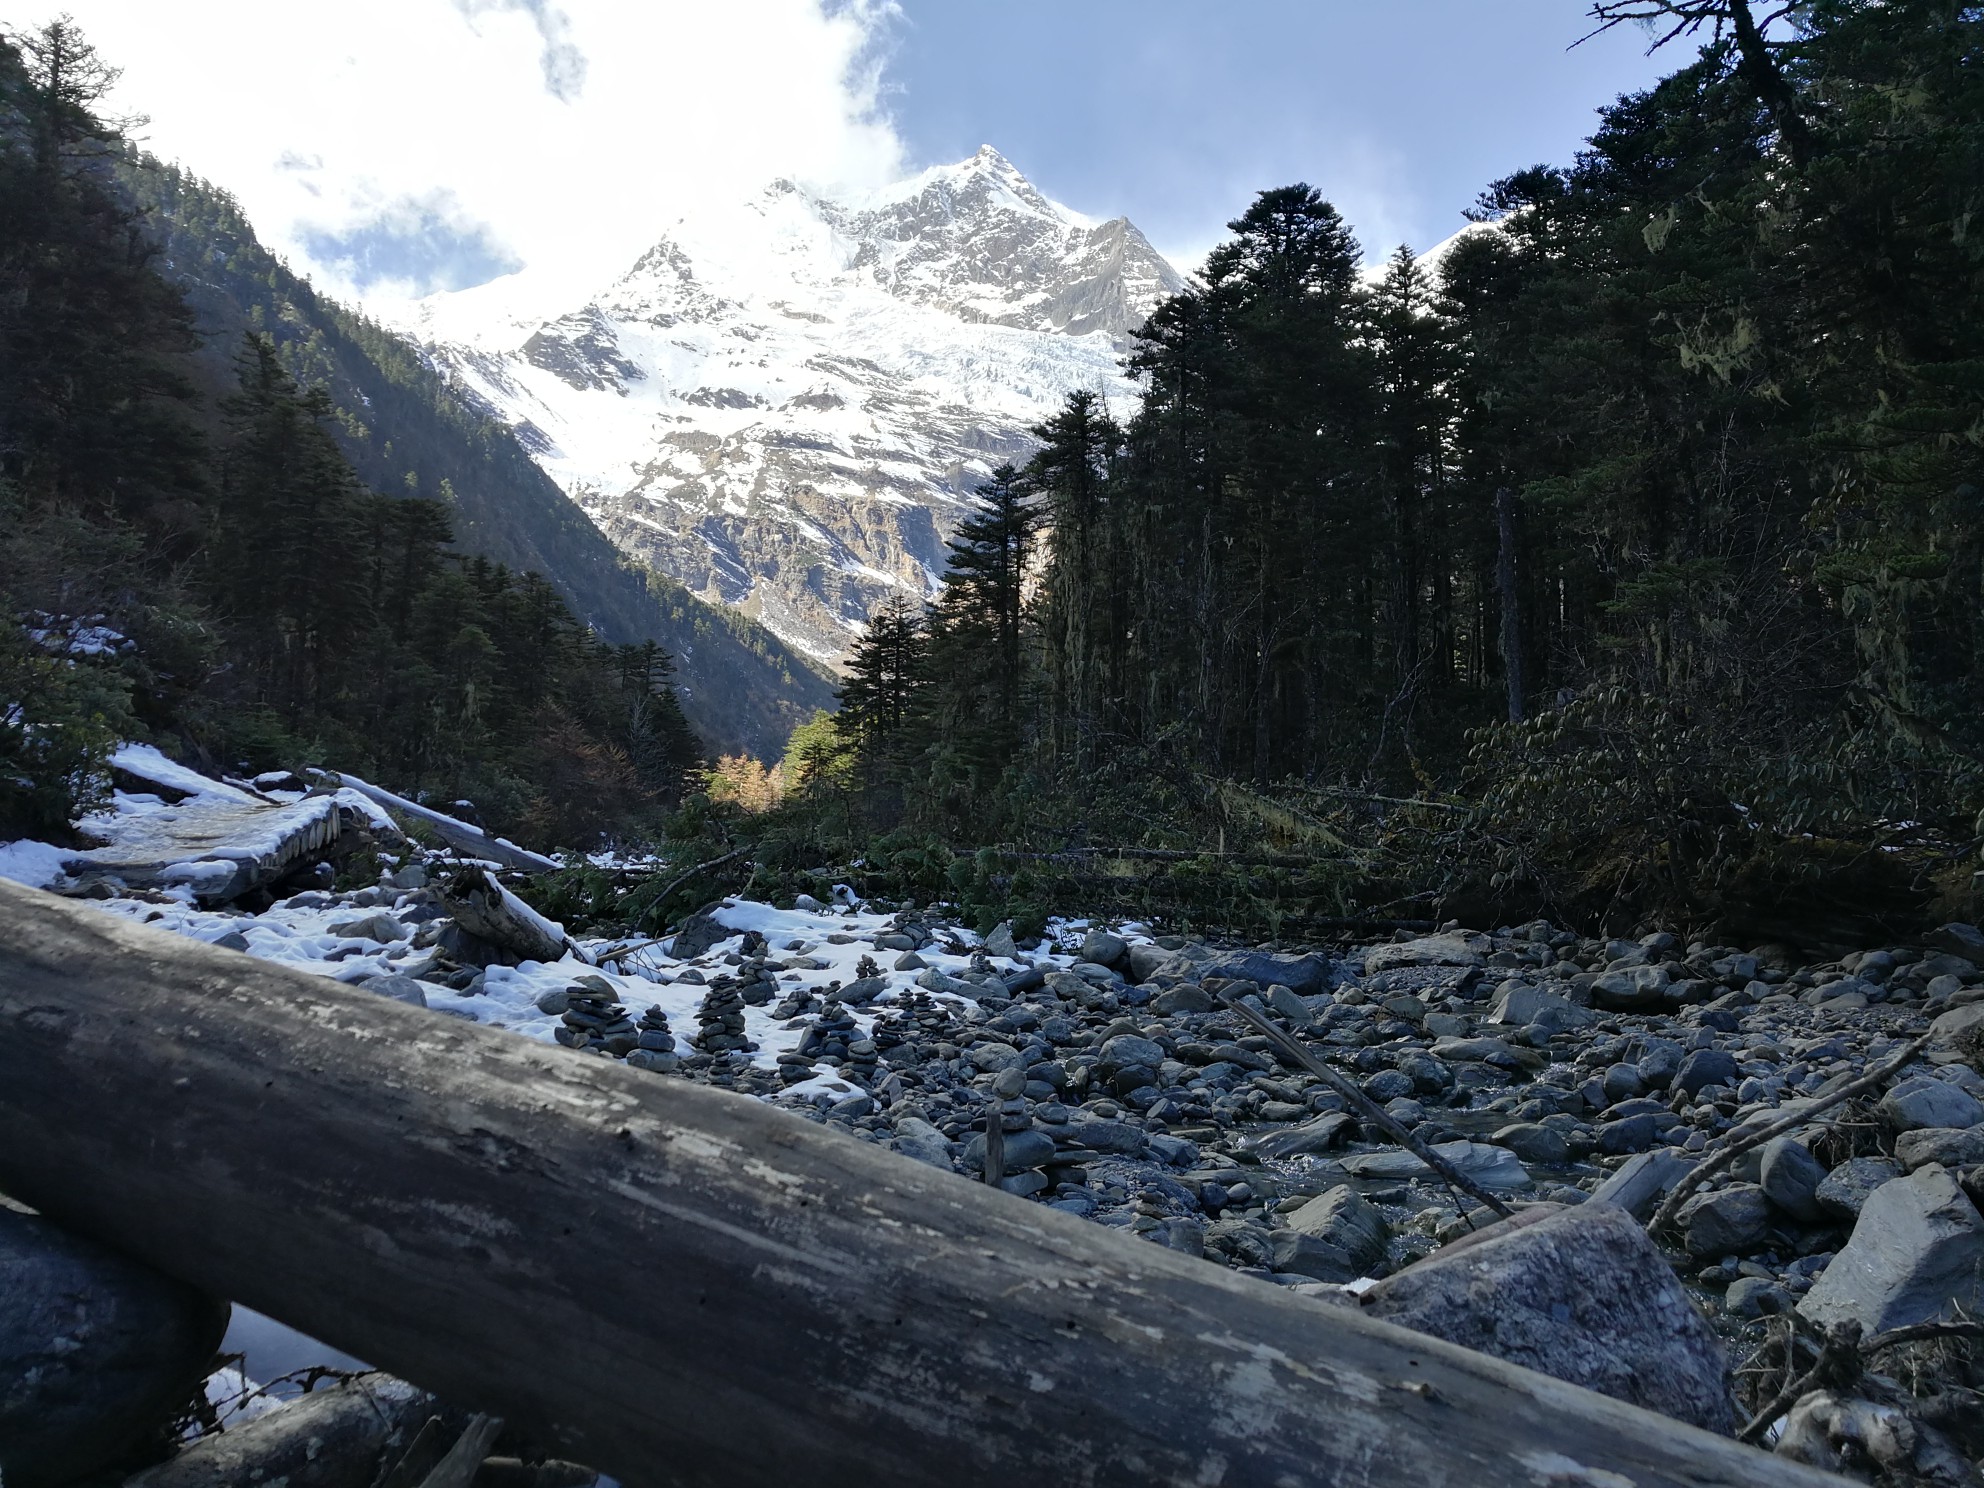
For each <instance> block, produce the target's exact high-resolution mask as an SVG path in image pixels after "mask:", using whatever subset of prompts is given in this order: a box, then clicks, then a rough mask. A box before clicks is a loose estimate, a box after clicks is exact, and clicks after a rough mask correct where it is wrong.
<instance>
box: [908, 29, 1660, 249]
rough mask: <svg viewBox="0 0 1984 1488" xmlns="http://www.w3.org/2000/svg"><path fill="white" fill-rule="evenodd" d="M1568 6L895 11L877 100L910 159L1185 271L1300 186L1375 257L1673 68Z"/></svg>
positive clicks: (1571, 143)
mask: <svg viewBox="0 0 1984 1488" xmlns="http://www.w3.org/2000/svg"><path fill="white" fill-rule="evenodd" d="M1585 9H1586V7H1585V5H1584V4H1582V3H1579V0H1226V3H1222V4H1208V3H1204V0H999V3H997V4H990V3H969V0H903V5H902V11H903V14H902V17H901V19H900V21H898V22H897V23H896V24H895V25H894V26H893V27H892V28H891V35H890V40H889V48H890V50H889V60H888V62H887V65H886V67H885V70H884V73H883V91H882V101H883V103H884V105H885V107H886V108H887V109H888V110H889V112H890V114H891V115H892V117H893V118H894V120H895V122H896V128H897V131H898V133H899V134H900V135H901V136H902V137H903V141H904V144H905V147H906V149H907V151H908V153H909V156H910V163H911V164H913V165H918V166H921V165H932V164H936V163H938V162H940V161H944V160H954V159H959V158H961V157H963V156H965V155H968V154H970V153H971V152H972V151H973V150H974V149H976V148H977V147H978V146H979V145H980V144H986V143H989V144H993V145H996V146H997V147H998V148H999V149H1000V150H1001V151H1003V152H1004V153H1005V154H1006V155H1007V156H1008V158H1010V159H1011V160H1012V161H1013V162H1014V163H1015V164H1016V165H1018V166H1019V167H1020V169H1021V170H1023V171H1025V172H1026V173H1027V174H1028V175H1029V176H1030V177H1031V178H1032V179H1033V181H1034V183H1035V184H1036V185H1038V186H1039V187H1040V188H1041V189H1042V190H1043V191H1045V192H1047V193H1048V195H1050V196H1053V197H1055V198H1056V199H1058V200H1061V201H1064V202H1066V203H1067V204H1068V205H1070V206H1073V207H1076V208H1078V209H1080V210H1082V211H1084V212H1088V213H1091V214H1093V215H1097V216H1105V217H1108V216H1116V215H1119V214H1121V215H1126V216H1128V217H1130V218H1131V219H1132V220H1134V221H1135V222H1136V223H1137V224H1138V226H1140V227H1142V228H1143V229H1144V232H1145V233H1146V235H1148V236H1149V237H1150V238H1151V240H1152V241H1153V242H1154V243H1156V244H1157V245H1158V246H1159V248H1161V249H1163V250H1165V251H1167V252H1169V253H1171V254H1172V255H1173V256H1174V257H1195V256H1198V255H1200V254H1202V253H1203V252H1204V250H1205V249H1206V248H1208V247H1210V246H1211V245H1212V243H1214V242H1216V241H1217V240H1218V238H1219V237H1220V236H1221V229H1222V226H1223V224H1224V223H1225V222H1227V221H1229V220H1231V219H1232V218H1233V217H1235V216H1237V215H1238V214H1239V212H1240V211H1241V209H1242V208H1243V207H1244V206H1245V205H1246V202H1247V201H1248V199H1249V198H1250V197H1251V196H1252V194H1253V193H1254V192H1256V191H1259V190H1263V189H1266V188H1267V187H1270V186H1278V185H1285V184H1287V183H1289V182H1292V181H1297V180H1306V181H1308V182H1309V183H1310V184H1312V185H1314V186H1317V187H1319V188H1321V189H1322V190H1323V191H1324V193H1325V194H1326V195H1328V196H1330V197H1331V199H1332V200H1334V201H1335V202H1336V204H1337V206H1338V208H1339V209H1340V210H1341V211H1343V212H1344V214H1345V215H1346V216H1347V217H1348V218H1349V219H1350V221H1351V223H1352V225H1353V226H1354V227H1355V228H1357V229H1358V233H1359V237H1360V240H1361V241H1362V242H1363V243H1364V245H1365V248H1366V250H1367V252H1369V253H1371V254H1372V255H1373V256H1374V257H1382V256H1383V255H1384V254H1385V253H1386V252H1388V251H1389V250H1390V249H1391V248H1392V247H1394V246H1396V244H1397V243H1399V242H1401V241H1404V242H1409V243H1411V244H1412V245H1413V246H1414V247H1415V248H1418V249H1425V248H1428V247H1431V246H1432V245H1433V244H1435V243H1437V242H1439V241H1440V240H1442V239H1444V238H1446V237H1448V236H1449V235H1450V234H1452V233H1453V232H1455V231H1457V230H1458V229H1459V228H1460V226H1461V225H1462V218H1461V215H1460V214H1461V210H1462V208H1464V207H1466V206H1468V205H1469V204H1470V203H1471V202H1472V201H1473V199H1474V196H1475V194H1476V193H1477V192H1478V191H1479V190H1480V189H1481V188H1482V187H1483V186H1485V185H1487V184H1488V182H1489V181H1491V180H1493V179H1495V178H1497V177H1499V176H1503V175H1507V174H1509V173H1510V172H1511V171H1514V170H1517V169H1520V168H1521V167H1523V166H1526V165H1533V164H1535V163H1537V162H1539V161H1551V162H1567V161H1568V160H1569V159H1570V157H1571V155H1572V153H1573V152H1574V151H1575V150H1576V148H1577V146H1578V144H1579V142H1580V141H1582V140H1583V139H1584V138H1585V137H1586V136H1587V135H1588V134H1589V133H1590V131H1591V127H1592V123H1593V113H1594V111H1595V110H1596V109H1597V108H1598V107H1599V106H1600V105H1601V104H1604V103H1609V102H1610V101H1611V100H1612V99H1613V98H1614V97H1616V96H1617V95H1618V94H1620V93H1621V92H1626V91H1630V90H1634V89H1638V88H1641V87H1644V86H1645V85H1646V84H1648V83H1650V82H1652V81H1654V80H1655V79H1656V78H1657V77H1658V76H1660V75H1661V74H1662V73H1664V72H1667V71H1671V70H1672V69H1674V68H1675V67H1677V66H1679V65H1680V64H1681V63H1682V62H1684V61H1686V60H1688V55H1689V54H1687V53H1684V52H1682V51H1681V49H1680V48H1679V46H1678V45H1677V46H1676V47H1674V48H1670V49H1667V50H1664V51H1662V52H1660V53H1658V54H1657V55H1656V56H1655V57H1653V58H1649V57H1647V56H1646V47H1647V42H1648V38H1647V37H1646V35H1645V34H1644V33H1642V32H1641V31H1640V30H1638V29H1637V28H1622V29H1620V30H1617V31H1614V32H1611V33H1608V34H1606V35H1603V36H1598V37H1594V38H1592V39H1591V40H1589V41H1586V42H1585V43H1584V44H1583V45H1581V46H1578V47H1576V48H1572V46H1571V44H1572V43H1573V42H1575V41H1577V40H1578V38H1579V37H1580V36H1583V35H1585V34H1586V33H1587V32H1588V31H1589V30H1590V25H1589V24H1588V23H1587V22H1586V20H1585V18H1584V14H1585Z"/></svg>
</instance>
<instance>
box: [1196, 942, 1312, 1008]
mask: <svg viewBox="0 0 1984 1488" xmlns="http://www.w3.org/2000/svg"><path fill="white" fill-rule="evenodd" d="M1199 975H1200V976H1201V977H1225V978H1226V979H1227V980H1228V981H1234V982H1252V983H1254V984H1255V985H1256V986H1259V987H1263V988H1266V987H1286V988H1288V990H1289V991H1291V992H1293V993H1295V994H1296V995H1297V996H1298V997H1313V996H1314V995H1315V994H1316V993H1318V992H1327V991H1328V990H1329V986H1330V963H1329V962H1328V961H1325V960H1324V959H1323V958H1322V957H1321V956H1318V955H1315V954H1313V953H1311V954H1309V955H1306V956H1272V955H1269V954H1268V953H1267V952H1266V951H1240V952H1237V953H1235V954H1233V955H1227V956H1221V957H1219V958H1218V959H1216V960H1214V961H1211V962H1208V963H1207V964H1206V965H1204V966H1202V967H1200V968H1199Z"/></svg>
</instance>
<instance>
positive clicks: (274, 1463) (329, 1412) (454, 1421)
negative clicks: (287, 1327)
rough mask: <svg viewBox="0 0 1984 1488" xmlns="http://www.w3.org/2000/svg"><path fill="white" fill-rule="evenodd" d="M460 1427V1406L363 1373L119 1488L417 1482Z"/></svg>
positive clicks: (350, 1487) (359, 1487) (412, 1485)
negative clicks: (441, 1402)
mask: <svg viewBox="0 0 1984 1488" xmlns="http://www.w3.org/2000/svg"><path fill="white" fill-rule="evenodd" d="M465 1424H467V1423H466V1422H465V1421H464V1418H463V1416H462V1414H461V1412H459V1411H456V1410H452V1409H450V1408H449V1407H447V1406H443V1405H440V1404H438V1403H437V1402H436V1401H435V1400H434V1398H433V1397H432V1396H430V1395H427V1394H425V1393H424V1392H422V1391H420V1390H416V1389H415V1388H414V1387H413V1386H412V1385H409V1384H407V1383H406V1382H405V1381H403V1380H396V1379H393V1378H391V1377H390V1376H387V1375H383V1374H361V1375H357V1376H355V1377H353V1378H351V1379H348V1380H345V1381H343V1382H342V1383H340V1384H336V1385H332V1386H330V1387H329V1388H327V1389H323V1390H317V1391H314V1392H312V1393H311V1394H308V1395H305V1396H304V1397H303V1398H302V1399H300V1400H295V1401H292V1402H290V1403H289V1404H288V1405H285V1406H283V1407H282V1409H280V1410H276V1411H271V1412H270V1413H269V1414H268V1415H266V1416H261V1417H258V1418H257V1419H255V1420H253V1421H248V1422H245V1423H243V1424H241V1425H239V1426H235V1427H232V1428H230V1429H228V1430H226V1431H223V1432H222V1433H221V1434H220V1435H218V1436H209V1437H203V1438H202V1439H201V1440H199V1441H197V1442H195V1443H193V1444H192V1445H191V1446H190V1447H187V1448H186V1449H185V1450H184V1451H183V1452H181V1453H180V1454H179V1455H178V1456H177V1457H174V1458H172V1459H171V1460H170V1461H168V1462H162V1463H160V1464H159V1465H158V1466H157V1467H150V1468H146V1469H145V1470H144V1471H143V1472H141V1473H139V1474H138V1475H137V1476H136V1477H134V1478H130V1479H128V1480H127V1481H126V1483H125V1485H124V1488H214V1485H216V1484H222V1483H243V1484H246V1483H268V1484H276V1483H282V1484H286V1485H287V1488H375V1485H378V1484H382V1483H388V1482H395V1481H396V1482H398V1483H402V1484H406V1485H409V1488H420V1485H421V1484H422V1483H423V1482H424V1480H425V1479H426V1478H427V1476H428V1475H429V1474H430V1473H431V1472H432V1471H434V1470H435V1468H436V1466H437V1464H439V1463H440V1462H442V1461H443V1459H444V1457H445V1456H446V1454H447V1452H448V1451H449V1448H450V1447H451V1445H452V1444H454V1443H455V1442H456V1441H457V1440H459V1439H460V1437H461V1436H462V1434H463V1428H464V1426H465ZM483 1445H487V1440H486V1438H484V1439H483Z"/></svg>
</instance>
